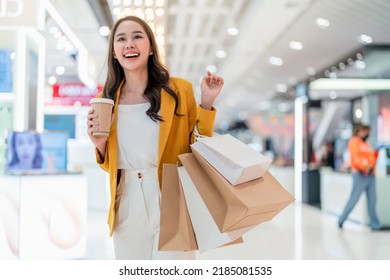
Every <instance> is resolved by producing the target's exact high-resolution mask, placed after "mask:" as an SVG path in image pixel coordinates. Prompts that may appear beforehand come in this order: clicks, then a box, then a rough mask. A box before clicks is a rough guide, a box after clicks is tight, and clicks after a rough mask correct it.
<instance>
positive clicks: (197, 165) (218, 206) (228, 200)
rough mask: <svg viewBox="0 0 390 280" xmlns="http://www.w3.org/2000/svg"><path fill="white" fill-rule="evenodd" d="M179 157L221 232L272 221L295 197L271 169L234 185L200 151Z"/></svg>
mask: <svg viewBox="0 0 390 280" xmlns="http://www.w3.org/2000/svg"><path fill="white" fill-rule="evenodd" d="M179 158H180V161H181V162H182V164H183V165H184V167H185V169H186V170H187V172H188V174H189V175H190V177H191V179H192V181H193V183H194V185H195V186H196V188H197V190H198V191H199V193H200V195H201V197H202V198H203V200H204V202H205V204H206V205H207V208H208V210H209V212H210V213H211V215H212V216H213V218H214V220H215V222H216V224H217V225H218V227H219V229H220V231H221V232H226V231H232V230H235V229H240V228H245V227H248V226H253V225H257V224H260V223H263V222H266V221H269V220H271V219H272V218H273V217H275V216H276V215H277V214H278V213H279V212H280V211H282V210H283V209H284V208H285V207H287V205H289V204H290V203H291V202H293V201H294V198H293V196H292V195H291V194H289V193H288V192H287V191H286V190H285V189H284V188H283V187H282V186H281V185H280V183H279V182H278V181H277V180H276V179H275V178H274V177H273V176H272V175H271V174H270V173H269V172H268V171H267V172H266V173H265V174H264V176H263V177H262V178H259V179H255V180H252V181H249V182H246V183H243V184H240V185H238V186H233V185H232V184H230V183H229V182H228V181H227V180H226V179H225V178H224V177H223V176H222V175H221V174H219V173H218V171H216V170H215V169H214V168H213V167H212V166H211V165H210V164H209V163H208V162H207V161H206V160H205V159H204V158H203V157H202V156H201V155H200V154H199V153H197V151H195V150H193V153H192V154H191V153H189V154H182V155H180V156H179Z"/></svg>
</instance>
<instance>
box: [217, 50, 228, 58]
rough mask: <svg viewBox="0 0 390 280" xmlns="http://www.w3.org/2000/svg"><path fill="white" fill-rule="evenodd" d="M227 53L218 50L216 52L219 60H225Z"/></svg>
mask: <svg viewBox="0 0 390 280" xmlns="http://www.w3.org/2000/svg"><path fill="white" fill-rule="evenodd" d="M226 55H227V54H226V52H225V51H224V50H217V51H216V52H215V56H216V57H218V58H225V57H226Z"/></svg>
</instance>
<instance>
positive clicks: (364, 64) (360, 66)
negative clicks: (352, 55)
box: [353, 60, 366, 70]
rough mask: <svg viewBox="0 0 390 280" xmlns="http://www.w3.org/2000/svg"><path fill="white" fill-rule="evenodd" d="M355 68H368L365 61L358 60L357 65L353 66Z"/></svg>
mask: <svg viewBox="0 0 390 280" xmlns="http://www.w3.org/2000/svg"><path fill="white" fill-rule="evenodd" d="M353 66H354V67H355V68H356V69H357V70H363V69H365V68H366V63H365V62H364V61H363V60H356V61H355V63H354V64H353Z"/></svg>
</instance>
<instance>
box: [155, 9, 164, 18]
mask: <svg viewBox="0 0 390 280" xmlns="http://www.w3.org/2000/svg"><path fill="white" fill-rule="evenodd" d="M163 15H164V9H163V8H158V9H157V10H156V16H158V17H161V16H163Z"/></svg>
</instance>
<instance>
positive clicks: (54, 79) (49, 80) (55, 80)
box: [48, 76, 57, 85]
mask: <svg viewBox="0 0 390 280" xmlns="http://www.w3.org/2000/svg"><path fill="white" fill-rule="evenodd" d="M48 82H49V85H54V84H55V83H56V82H57V78H56V77H55V76H50V77H49V79H48Z"/></svg>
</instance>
